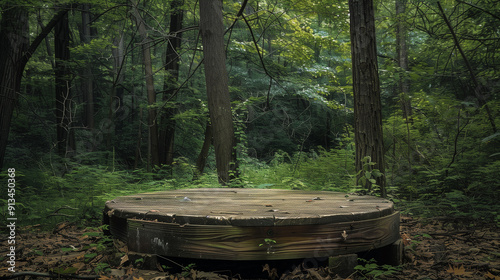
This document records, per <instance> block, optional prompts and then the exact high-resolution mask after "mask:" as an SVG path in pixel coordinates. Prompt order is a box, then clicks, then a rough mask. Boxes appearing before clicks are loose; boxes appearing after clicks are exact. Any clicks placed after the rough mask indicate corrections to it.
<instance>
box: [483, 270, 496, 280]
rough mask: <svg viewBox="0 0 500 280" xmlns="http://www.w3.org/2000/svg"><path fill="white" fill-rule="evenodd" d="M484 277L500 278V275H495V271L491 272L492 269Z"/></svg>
mask: <svg viewBox="0 0 500 280" xmlns="http://www.w3.org/2000/svg"><path fill="white" fill-rule="evenodd" d="M484 277H485V278H486V279H494V280H500V276H496V275H493V273H491V271H488V273H486V275H484Z"/></svg>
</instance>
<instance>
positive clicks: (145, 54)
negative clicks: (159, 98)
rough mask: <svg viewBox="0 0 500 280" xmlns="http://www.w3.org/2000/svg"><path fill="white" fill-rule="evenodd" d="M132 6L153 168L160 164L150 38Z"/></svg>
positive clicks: (135, 7) (149, 153) (139, 16)
mask: <svg viewBox="0 0 500 280" xmlns="http://www.w3.org/2000/svg"><path fill="white" fill-rule="evenodd" d="M132 4H133V15H134V17H135V22H136V25H137V29H138V31H139V35H140V37H141V48H142V58H143V62H144V73H145V78H146V92H147V96H148V105H149V106H150V107H149V108H148V131H149V136H148V139H149V142H148V158H150V161H149V162H148V166H149V163H150V164H152V165H153V166H158V165H159V164H160V159H159V156H158V155H159V153H158V122H157V119H156V118H157V112H156V108H155V106H154V105H155V103H156V91H155V85H154V77H153V75H154V73H153V63H152V61H151V38H150V37H149V36H148V32H147V30H146V22H145V21H144V19H143V18H142V16H141V14H140V13H139V8H138V7H137V4H135V3H132Z"/></svg>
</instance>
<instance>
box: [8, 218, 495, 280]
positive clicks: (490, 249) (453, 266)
mask: <svg viewBox="0 0 500 280" xmlns="http://www.w3.org/2000/svg"><path fill="white" fill-rule="evenodd" d="M17 231H18V232H17V234H16V244H15V258H16V260H15V271H16V273H15V274H14V273H12V272H9V271H8V267H9V266H10V265H9V264H8V263H7V262H8V259H7V258H6V256H7V254H9V253H10V251H9V250H10V246H7V245H6V244H7V240H8V239H7V237H8V236H7V235H5V234H4V235H1V236H0V237H1V238H0V239H1V244H2V247H1V248H0V253H1V254H0V260H1V263H2V264H1V265H0V279H9V278H10V279H14V278H16V279H35V278H36V279H57V278H72V279H75V278H77V277H78V278H80V279H101V280H114V279H120V280H129V279H130V280H149V279H155V280H164V279H165V280H168V279H177V280H181V279H185V280H189V279H214V280H216V279H322V280H325V279H331V280H334V279H353V280H354V279H496V280H499V279H500V233H499V230H498V228H497V227H496V225H474V226H473V227H465V226H463V225H462V224H460V223H452V222H450V221H447V220H445V219H439V218H435V219H414V218H411V217H402V218H401V237H402V239H403V242H404V244H405V249H404V255H405V256H404V258H405V260H404V261H405V263H404V264H403V265H402V266H397V267H394V266H386V267H382V266H376V265H373V266H365V268H368V269H366V270H357V272H355V273H354V274H352V275H351V276H349V277H348V278H341V277H338V276H336V275H330V274H329V273H328V269H327V267H321V266H319V267H317V268H309V269H307V268H304V266H303V265H298V266H296V268H295V269H293V270H292V271H288V272H287V273H278V272H277V270H276V269H273V267H272V265H268V264H265V263H260V264H259V265H258V266H256V268H255V270H258V271H256V275H257V274H259V273H260V274H262V275H264V276H263V277H249V278H247V277H245V276H242V275H244V273H242V272H240V271H239V270H240V267H234V266H233V267H226V268H225V269H224V270H223V271H220V270H219V271H218V272H215V271H213V270H210V267H208V269H207V267H204V268H203V269H202V268H200V267H199V266H198V265H197V266H195V264H189V265H185V266H184V265H180V266H179V267H177V268H180V269H177V271H173V270H176V269H175V268H174V267H176V266H177V264H176V263H174V262H173V261H172V262H171V263H167V264H166V265H165V264H163V265H162V264H160V263H158V264H156V263H154V265H156V268H155V267H152V268H151V267H150V268H149V270H146V269H144V268H146V267H145V266H146V264H147V263H148V262H149V261H148V260H147V259H144V258H139V259H138V258H137V257H136V258H135V259H134V258H133V256H132V255H129V254H127V249H126V246H125V245H124V244H123V243H121V242H119V241H117V240H110V239H108V238H106V237H103V235H102V233H100V232H99V230H98V229H88V228H87V229H82V228H79V227H76V226H74V225H72V224H71V223H61V224H59V225H58V226H57V227H56V228H54V229H53V230H52V231H42V230H40V229H38V227H37V226H29V227H24V228H21V229H17ZM167 266H169V267H171V268H167ZM198 269H199V270H198ZM162 270H165V271H162ZM247 270H248V268H247ZM370 271H372V274H371V275H373V273H379V274H380V276H377V277H376V278H374V277H373V276H370ZM247 272H248V271H247ZM278 274H280V275H278Z"/></svg>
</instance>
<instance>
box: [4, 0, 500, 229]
mask: <svg viewBox="0 0 500 280" xmlns="http://www.w3.org/2000/svg"><path fill="white" fill-rule="evenodd" d="M202 1H203V0H202ZM0 3H1V13H2V14H1V17H2V18H1V25H0V28H1V29H0V34H1V35H2V36H3V37H2V38H0V44H2V52H3V53H4V54H5V53H6V51H5V50H7V48H9V46H6V45H5V44H6V43H5V42H6V41H5V40H7V39H5V38H7V37H5V36H11V37H8V38H10V39H9V40H7V41H8V42H13V41H12V40H14V39H13V38H17V39H16V40H17V41H15V40H14V41H15V42H18V43H20V44H21V43H22V42H25V43H24V44H25V46H24V47H22V48H20V49H23V48H24V50H25V51H26V52H25V53H21V54H19V55H20V56H21V57H25V58H26V57H27V58H29V59H27V61H25V67H24V68H23V69H22V70H19V69H18V68H19V67H18V66H15V65H10V64H9V63H10V62H9V61H8V59H7V58H6V55H0V56H1V58H2V60H1V61H0V62H1V63H2V69H3V70H2V72H1V74H2V81H3V84H2V87H5V88H7V87H8V84H7V83H5V82H4V81H5V79H7V77H6V76H9V75H15V74H16V73H19V71H20V72H21V74H19V75H22V76H19V77H21V78H20V79H21V80H20V87H19V88H18V89H17V91H16V93H15V95H13V96H14V97H13V98H10V99H9V96H8V95H7V93H5V92H3V91H2V101H1V102H2V103H0V104H1V106H0V108H1V110H2V120H1V122H2V131H1V133H2V134H3V136H2V137H4V138H5V141H3V140H2V142H1V143H0V144H2V146H3V147H2V150H5V152H3V155H4V157H3V167H2V171H3V173H2V176H3V177H2V178H3V179H2V180H3V181H4V182H6V181H7V177H6V170H7V169H8V168H15V169H16V182H17V185H16V202H17V208H18V209H17V213H18V215H22V218H20V221H22V223H25V224H36V223H42V222H43V223H46V224H50V223H56V222H59V221H61V220H63V219H74V220H81V221H83V223H87V222H88V223H95V221H99V220H100V218H101V213H100V211H101V210H102V207H103V205H104V204H103V203H104V201H106V200H109V199H112V198H114V197H116V196H118V195H124V194H132V193H137V192H145V191H155V190H168V189H174V188H199V187H217V186H219V182H220V178H218V175H217V171H216V161H215V152H214V149H213V146H212V145H211V144H212V139H213V137H214V136H213V133H212V129H211V121H210V118H209V110H208V108H209V104H208V102H207V90H206V88H207V87H206V86H207V84H206V81H205V77H206V75H205V74H206V73H205V71H211V70H210V69H207V66H206V65H205V67H203V63H202V60H203V57H204V55H203V44H202V38H201V37H202V36H201V35H200V32H199V22H200V14H199V6H198V2H197V1H180V0H171V1H156V0H148V1H124V0H123V1H91V0H89V1H78V2H75V1H49V2H47V1H25V0H23V1H6V0H4V1H1V2H0ZM241 7H242V3H241V2H238V1H224V3H223V23H224V28H225V37H224V43H225V58H226V63H225V65H226V69H227V75H228V77H229V79H228V88H229V95H230V102H231V103H230V104H231V108H232V110H231V112H232V113H231V114H232V122H233V128H234V138H235V141H234V146H235V151H236V152H235V154H234V161H235V164H236V162H237V166H236V165H235V166H236V167H237V168H236V167H235V169H234V170H233V171H232V172H234V174H232V178H233V180H232V181H231V182H230V183H229V184H228V185H229V186H235V187H247V188H289V189H308V190H318V191H319V190H326V191H342V192H368V193H372V194H376V195H377V194H379V192H378V189H377V187H376V186H375V187H373V188H370V190H368V189H366V188H365V187H364V186H362V185H360V184H359V181H357V180H356V177H357V176H359V175H361V176H363V177H364V178H365V179H366V180H368V181H374V180H375V179H376V178H379V177H380V176H384V178H385V180H386V191H387V196H388V197H389V198H390V199H392V200H393V201H395V202H396V205H397V206H398V207H399V208H400V209H401V210H402V211H404V212H405V213H411V214H415V215H417V214H418V215H432V216H435V217H436V216H437V217H440V216H443V217H448V218H450V219H456V220H460V221H466V222H473V221H475V222H477V221H483V222H488V223H493V224H496V225H500V212H499V211H500V209H499V208H498V200H499V199H500V197H499V191H498V190H499V185H500V184H499V179H498V174H499V171H500V150H499V142H500V135H499V133H498V131H497V128H496V126H497V125H498V123H499V118H500V115H499V112H500V110H499V109H500V102H499V92H500V83H499V81H500V51H499V50H500V28H499V26H500V2H498V1H493V0H480V1H479V0H468V1H462V0H460V1H459V0H455V1H448V0H445V1H434V0H423V1H411V0H408V1H407V0H396V1H374V8H375V30H376V38H377V60H378V73H379V77H380V96H381V98H380V99H381V102H382V106H381V110H382V111H381V112H382V123H383V143H384V146H383V151H384V155H385V156H384V159H385V163H384V172H383V174H381V173H380V172H377V170H373V169H371V168H370V166H371V163H372V162H371V161H370V158H364V162H363V167H364V169H363V168H362V169H361V170H360V169H359V168H358V170H357V168H356V165H355V141H354V137H355V128H354V103H353V75H352V62H351V46H350V19H349V6H348V3H347V1H328V0H318V1H293V0H286V1H274V0H262V1H256V0H255V1H253V0H251V1H248V3H246V6H245V7H244V9H243V10H241ZM51 25H52V26H51ZM49 27H51V29H50V30H49ZM46 31H49V32H46ZM44 32H45V33H44ZM16 34H17V35H19V36H18V37H15V36H14V35H16ZM41 35H45V36H41ZM12 36H13V37H12ZM37 40H38V42H37ZM33 42H37V43H38V47H37V48H36V50H34V51H33V50H32V49H30V48H29V46H30V45H32V44H33ZM30 51H32V52H30ZM26 53H28V54H29V56H26ZM148 59H149V61H148ZM16 67H17V68H16ZM5 69H7V70H5ZM23 70H24V71H23ZM16 71H17V72H16ZM148 71H150V72H148ZM148 73H150V74H148ZM14 79H15V78H14ZM153 97H154V98H153ZM9 110H11V111H12V117H11V119H10V121H9V120H7V117H5V116H6V114H7V113H8V111H9ZM7 122H8V124H7ZM7 125H8V130H5V129H4V128H5V127H6V126H7ZM152 129H155V130H156V131H157V134H152ZM7 132H8V139H7V138H6V137H5V135H7V134H6V133H7ZM2 139H3V138H2ZM233 175H234V176H233ZM4 193H5V195H2V197H1V199H0V201H1V202H2V204H4V205H6V204H7V196H6V195H7V192H4ZM0 215H1V216H3V217H4V218H2V219H3V220H5V219H6V218H5V217H6V216H7V209H6V207H2V208H1V211H0Z"/></svg>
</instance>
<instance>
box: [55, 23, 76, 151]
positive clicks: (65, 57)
mask: <svg viewBox="0 0 500 280" xmlns="http://www.w3.org/2000/svg"><path fill="white" fill-rule="evenodd" d="M54 55H55V58H56V63H55V65H56V69H55V95H56V125H57V151H58V154H59V155H60V156H62V157H66V156H68V153H70V152H74V151H75V141H74V138H73V137H74V136H73V132H72V129H71V122H72V117H73V116H72V115H71V114H72V110H71V106H72V104H71V102H72V100H71V99H72V96H71V91H70V88H71V87H70V83H71V80H70V77H69V76H70V71H69V67H68V62H69V56H70V54H69V21H68V14H66V15H65V16H64V17H63V18H62V19H61V21H59V23H58V24H57V25H56V26H55V35H54Z"/></svg>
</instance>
